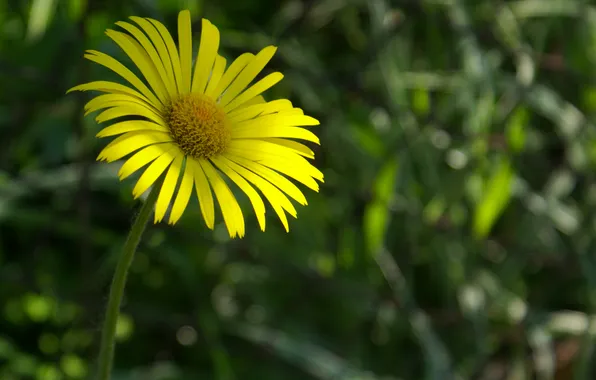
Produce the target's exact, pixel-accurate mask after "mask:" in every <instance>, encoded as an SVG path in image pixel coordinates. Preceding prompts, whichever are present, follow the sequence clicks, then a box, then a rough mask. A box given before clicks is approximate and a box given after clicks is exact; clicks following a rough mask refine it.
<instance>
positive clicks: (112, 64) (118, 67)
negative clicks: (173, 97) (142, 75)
mask: <svg viewBox="0 0 596 380" xmlns="http://www.w3.org/2000/svg"><path fill="white" fill-rule="evenodd" d="M85 58H87V59H88V60H90V61H93V62H95V63H98V64H100V65H102V66H104V67H106V68H108V69H110V70H112V71H113V72H115V73H116V74H118V75H120V76H121V77H122V78H124V79H126V80H127V81H128V83H130V84H132V85H133V86H134V87H135V88H136V89H137V90H139V91H140V92H141V94H143V95H144V96H145V97H146V98H147V99H149V102H150V103H151V104H152V105H153V106H154V107H155V108H156V109H158V110H162V109H163V104H162V103H161V101H160V100H159V99H157V97H156V96H155V95H154V94H153V92H151V90H150V89H149V88H148V87H147V86H145V84H144V83H143V82H142V81H141V80H140V79H139V78H138V77H137V76H136V75H135V74H134V73H133V72H132V71H130V70H129V69H128V68H126V67H125V66H124V65H123V64H121V63H120V62H118V61H117V60H115V59H114V58H112V57H110V56H109V55H107V54H104V53H102V52H99V51H95V50H88V51H87V54H85Z"/></svg>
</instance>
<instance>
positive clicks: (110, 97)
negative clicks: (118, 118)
mask: <svg viewBox="0 0 596 380" xmlns="http://www.w3.org/2000/svg"><path fill="white" fill-rule="evenodd" d="M131 104H136V105H138V106H140V107H143V108H146V109H147V110H148V111H150V112H152V113H154V114H156V115H159V114H160V113H159V111H157V110H156V109H155V108H153V106H152V105H151V104H149V103H147V102H145V101H143V100H140V99H138V98H135V97H133V96H130V95H126V94H106V95H100V96H97V97H95V98H93V99H91V100H90V101H89V102H88V103H87V104H86V105H85V116H87V115H89V114H90V113H93V112H95V111H99V110H101V109H105V108H110V107H118V106H123V107H126V106H128V105H131Z"/></svg>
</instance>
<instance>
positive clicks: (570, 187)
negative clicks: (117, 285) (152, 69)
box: [0, 0, 596, 380]
mask: <svg viewBox="0 0 596 380" xmlns="http://www.w3.org/2000/svg"><path fill="white" fill-rule="evenodd" d="M186 8H189V9H191V11H192V15H193V20H194V25H193V26H194V41H195V45H194V46H195V49H196V47H197V45H198V41H199V35H200V19H201V17H206V18H209V19H210V20H211V21H212V22H213V23H214V24H215V25H217V26H218V27H219V29H220V32H221V38H222V40H221V41H222V42H221V51H222V54H224V55H225V56H226V57H227V58H229V59H231V58H233V57H236V56H238V55H239V54H241V53H242V52H245V51H250V52H256V51H258V50H259V49H260V48H262V47H264V46H266V45H268V44H275V45H277V46H279V50H278V53H277V55H276V56H275V57H274V59H273V60H272V62H271V63H270V65H269V67H268V70H280V71H282V72H283V73H284V74H285V79H284V80H283V81H282V82H281V83H280V84H279V85H277V86H276V87H275V88H274V89H273V90H271V91H269V92H268V93H267V95H266V97H267V99H274V98H278V97H287V98H289V99H291V100H292V102H293V103H294V104H296V105H297V106H299V107H301V108H303V109H304V110H305V113H307V114H310V115H313V116H315V117H317V118H318V119H319V120H320V121H321V125H320V126H318V127H314V128H313V130H314V132H315V133H316V134H317V135H318V136H320V138H321V142H322V144H321V147H315V149H316V162H315V164H316V166H317V167H319V168H320V169H321V170H322V171H323V172H324V174H325V184H323V185H322V187H321V191H320V193H318V194H317V193H314V192H312V191H310V190H308V189H304V192H305V194H306V196H307V198H308V200H309V205H308V206H307V207H298V219H297V220H292V221H291V224H290V233H285V232H284V231H283V228H282V227H281V224H280V223H279V221H277V220H276V217H275V214H274V213H273V212H272V210H268V211H269V212H268V226H267V231H266V232H265V233H261V232H260V231H259V228H258V226H257V225H256V220H255V217H254V215H253V213H252V210H251V208H250V205H249V203H248V201H247V199H246V198H245V196H244V195H242V194H240V193H239V195H238V196H239V198H240V200H241V203H242V206H243V209H244V210H246V212H245V214H246V215H245V218H246V220H247V233H246V238H244V239H242V240H232V241H230V240H229V239H228V238H227V233H226V230H225V227H224V226H223V225H222V224H221V217H220V216H218V217H219V219H218V220H219V222H218V224H217V225H216V229H215V231H214V232H211V231H209V230H208V229H207V228H206V227H205V226H204V223H203V221H202V220H201V216H200V212H199V210H198V205H197V204H196V201H194V203H191V204H190V205H189V208H188V210H187V212H186V213H185V215H184V217H183V219H182V220H181V221H180V222H179V223H178V224H177V225H176V226H174V227H172V226H168V225H167V224H165V223H164V224H159V225H155V226H154V225H151V226H150V228H149V229H148V231H147V233H146V234H145V236H144V239H143V242H142V244H141V247H140V251H139V254H138V255H137V257H136V259H135V262H134V265H133V268H132V270H131V273H130V277H129V283H128V287H127V294H126V300H125V304H124V306H123V315H122V319H121V320H120V324H119V344H118V347H117V357H116V367H115V373H114V379H115V380H126V379H140V380H144V379H147V380H152V379H155V380H157V379H217V380H232V379H238V380H251V379H255V380H279V379H284V380H285V379H288V380H292V379H296V380H298V379H325V380H332V379H333V380H340V379H341V380H348V379H350V380H356V379H367V380H372V379H376V380H389V379H414V380H417V379H433V380H434V379H438V380H443V379H485V380H492V379H494V380H497V379H504V380H505V379H510V380H513V379H539V380H542V379H574V378H575V379H592V378H596V374H595V372H594V369H593V365H592V362H593V358H594V354H593V348H594V345H593V343H594V333H596V319H594V318H596V317H594V316H593V315H594V313H596V259H595V248H596V247H595V244H596V241H595V237H596V233H595V227H596V219H595V218H594V216H595V213H594V211H595V210H596V181H595V177H594V174H593V173H594V170H595V169H596V129H595V126H594V124H593V122H594V120H595V117H596V84H595V81H594V79H595V78H596V76H595V72H596V71H595V63H596V5H592V4H591V2H589V1H581V0H561V1H558V0H521V1H497V0H467V1H466V0H419V1H415V0H410V1H406V0H402V1H397V0H395V1H387V0H317V1H308V0H291V1H286V0H284V1H282V0H243V1H240V0H225V1H219V0H217V1H216V0H213V1H182V0H178V1H176V0H160V1H157V0H137V1H123V0H109V1H108V0H104V1H100V0H95V1H92V0H87V1H78V0H60V1H50V0H45V1H44V0H35V1H22V0H12V1H11V0H0V379H1V380H15V379H35V380H55V379H82V378H85V377H86V376H88V375H90V374H91V373H92V370H93V361H94V358H95V355H96V352H97V346H98V339H97V338H98V333H99V329H100V326H101V321H102V315H103V308H104V305H105V301H106V294H107V285H108V284H109V281H110V278H111V275H112V272H113V269H114V264H115V260H116V259H117V257H118V255H119V250H120V247H121V246H122V244H123V241H124V238H125V236H126V234H127V229H128V226H129V224H130V222H131V219H132V217H133V215H134V213H135V212H136V210H137V209H138V206H139V204H138V202H135V201H133V199H132V195H131V189H132V186H133V184H134V180H132V179H127V180H126V181H124V182H123V183H120V182H119V181H118V179H117V176H116V172H117V170H118V168H119V166H120V164H119V163H114V164H105V163H96V162H95V157H96V155H97V153H98V152H99V150H100V149H101V147H102V146H104V145H105V144H106V143H107V141H109V140H105V139H102V140H100V139H96V138H94V135H95V133H97V132H98V131H99V129H100V126H99V125H97V124H96V123H95V122H94V120H93V118H92V117H88V118H83V117H82V113H83V104H84V102H85V101H86V99H88V98H87V97H88V96H89V94H81V93H76V94H70V95H68V96H67V95H65V92H66V90H67V89H69V88H70V87H72V86H74V85H76V84H79V83H83V82H88V81H92V80H101V79H110V78H113V76H111V75H110V73H109V72H108V70H106V69H104V68H102V67H99V66H97V65H93V64H92V63H90V62H88V61H85V60H83V58H82V56H83V52H84V50H85V49H97V50H101V51H104V52H106V53H109V54H112V55H114V56H115V57H118V58H120V59H123V54H122V53H121V52H120V51H119V50H118V48H117V46H116V45H115V44H114V43H113V42H112V41H110V40H109V39H108V38H107V36H105V35H104V31H105V29H106V28H112V27H114V25H113V24H114V22H116V21H119V20H126V18H127V17H128V16H130V15H137V16H147V17H153V18H156V19H158V20H160V21H163V22H164V23H165V24H166V25H167V26H168V28H169V29H170V30H171V31H172V32H173V34H174V35H176V20H177V13H178V11H179V10H181V9H186ZM592 321H594V323H592Z"/></svg>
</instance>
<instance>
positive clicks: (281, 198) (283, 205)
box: [222, 157, 296, 232]
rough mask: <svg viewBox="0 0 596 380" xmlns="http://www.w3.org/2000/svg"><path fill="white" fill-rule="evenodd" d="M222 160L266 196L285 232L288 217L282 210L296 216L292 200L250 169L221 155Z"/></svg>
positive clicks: (287, 229)
mask: <svg viewBox="0 0 596 380" xmlns="http://www.w3.org/2000/svg"><path fill="white" fill-rule="evenodd" d="M222 160H224V162H225V163H226V164H228V166H230V168H232V170H234V171H236V172H237V173H238V174H240V175H241V176H243V177H244V178H246V179H247V180H248V181H249V182H250V183H252V184H253V185H255V187H256V188H257V189H259V190H260V191H261V192H262V193H263V195H264V196H265V198H267V201H268V202H269V204H271V207H272V208H273V210H274V211H275V213H276V214H277V216H278V217H279V220H280V221H281V223H282V224H283V226H284V228H285V230H286V232H288V231H289V227H288V218H286V213H285V212H284V210H285V211H287V212H288V213H289V214H290V215H292V216H293V217H296V209H295V208H294V206H293V205H292V202H290V200H289V199H288V198H287V197H286V196H285V195H284V194H283V193H282V192H281V191H279V190H278V189H277V188H276V187H275V186H273V185H272V184H270V183H269V182H267V181H265V180H264V179H263V178H261V177H259V176H258V175H256V174H254V173H253V172H251V171H250V170H248V169H245V168H244V167H242V166H240V165H238V164H237V163H235V162H233V161H231V160H230V159H229V158H227V157H222Z"/></svg>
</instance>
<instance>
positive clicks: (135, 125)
mask: <svg viewBox="0 0 596 380" xmlns="http://www.w3.org/2000/svg"><path fill="white" fill-rule="evenodd" d="M133 131H159V132H164V133H167V132H168V128H166V127H164V126H163V125H159V124H156V123H153V122H151V121H145V120H128V121H121V122H120V123H115V124H112V125H110V126H109V127H106V128H104V129H102V130H101V131H99V132H98V133H97V134H96V135H95V137H108V136H115V135H121V134H123V133H126V132H133Z"/></svg>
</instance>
